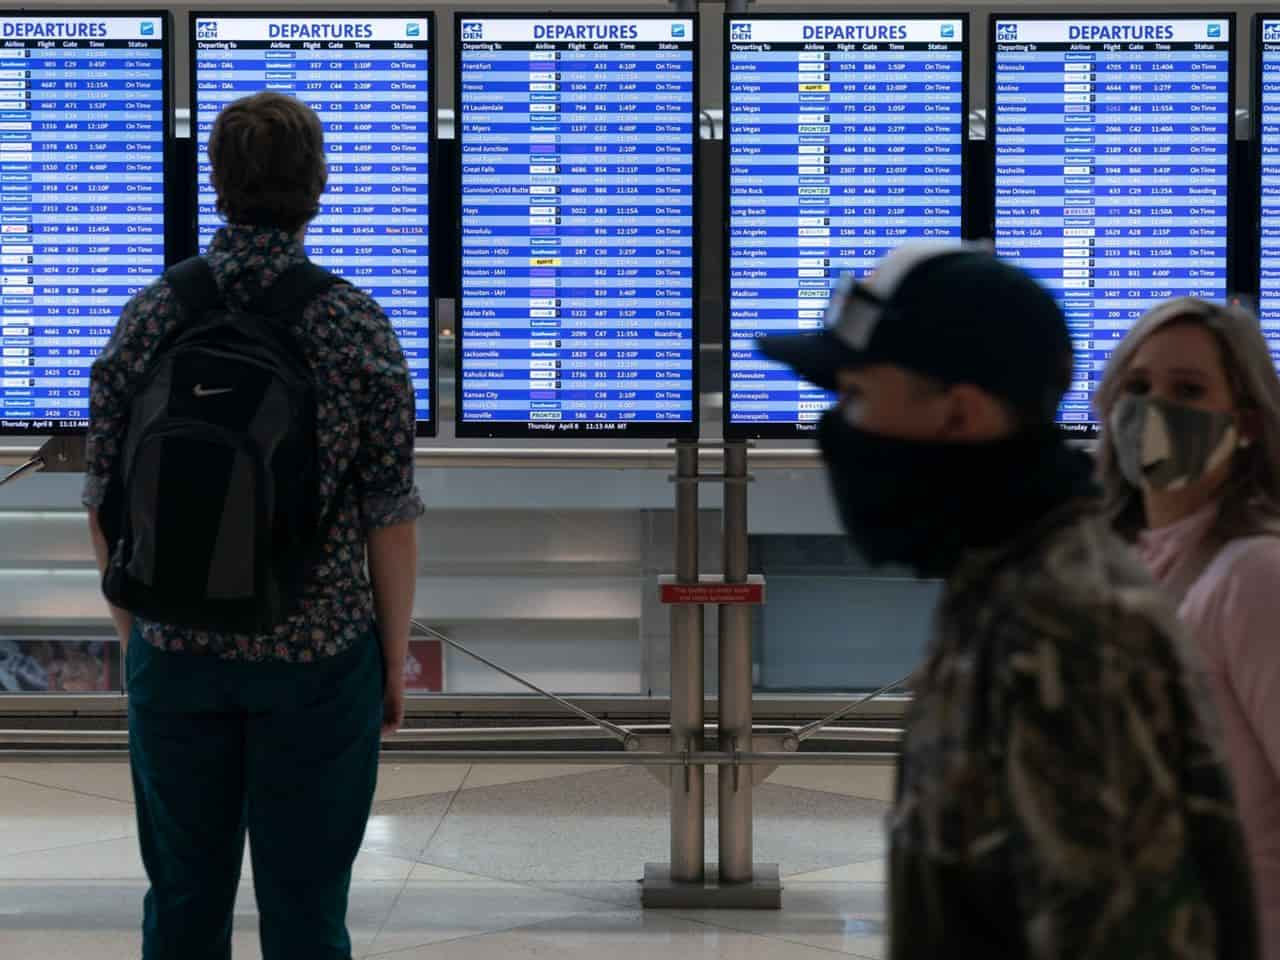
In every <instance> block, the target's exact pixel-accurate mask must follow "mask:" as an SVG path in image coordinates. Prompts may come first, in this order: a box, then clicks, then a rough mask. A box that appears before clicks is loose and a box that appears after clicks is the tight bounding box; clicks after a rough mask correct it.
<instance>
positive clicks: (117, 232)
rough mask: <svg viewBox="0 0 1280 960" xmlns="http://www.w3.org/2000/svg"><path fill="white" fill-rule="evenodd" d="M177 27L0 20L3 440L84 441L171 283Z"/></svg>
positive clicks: (88, 17) (129, 21)
mask: <svg viewBox="0 0 1280 960" xmlns="http://www.w3.org/2000/svg"><path fill="white" fill-rule="evenodd" d="M168 22H169V21H168V18H167V16H166V15H164V14H161V13H151V14H140V13H134V14H115V13H112V14H87V13H86V14H79V13H59V14H56V15H55V14H42V15H24V14H19V13H0V433H31V434H57V433H66V432H76V431H81V430H84V429H85V427H87V425H88V418H89V368H90V366H91V365H92V363H93V361H94V359H95V358H96V357H97V356H98V354H99V353H101V352H102V348H103V347H104V346H105V345H106V342H107V339H108V338H109V337H110V336H111V334H112V332H113V331H114V330H115V326H116V320H117V318H118V317H119V315H120V309H121V308H122V307H123V306H124V305H125V303H126V302H127V301H128V299H129V298H130V297H131V296H133V294H135V293H137V292H138V291H139V290H140V289H142V288H143V287H145V286H146V285H147V284H148V283H150V282H151V281H152V280H155V279H156V278H157V277H158V276H159V275H160V274H161V273H163V272H164V268H165V221H164V199H165V162H164V161H165V143H166V133H167V131H168V103H169V97H168V89H167V83H168V74H169V70H168V67H169V63H168V60H169V47H168V45H169V36H168V34H169V31H168Z"/></svg>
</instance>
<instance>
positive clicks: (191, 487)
mask: <svg viewBox="0 0 1280 960" xmlns="http://www.w3.org/2000/svg"><path fill="white" fill-rule="evenodd" d="M165 277H166V279H167V280H168V282H169V285H170V287H171V288H172V290H173V292H174V294H175V295H176V296H177V298H178V301H179V302H180V304H181V307H182V319H181V320H180V321H179V323H178V326H177V328H176V329H175V330H174V331H173V332H172V333H171V334H169V335H168V336H167V337H166V339H165V340H164V342H163V343H161V344H160V346H159V347H157V350H156V354H155V357H154V359H153V360H152V361H151V365H150V367H149V369H148V370H147V373H146V375H145V377H144V379H143V381H142V384H141V387H140V388H139V390H138V392H137V393H136V395H135V396H134V398H133V402H132V406H131V408H130V416H129V427H128V430H127V432H126V434H125V438H124V446H123V448H122V449H121V452H120V462H119V466H118V467H117V469H116V477H115V478H113V483H112V486H113V487H115V488H116V489H115V491H114V496H113V495H112V494H110V493H109V494H108V501H107V503H106V504H104V511H103V512H104V513H107V512H110V513H111V514H112V516H111V517H110V520H111V523H110V527H108V526H107V525H105V524H104V531H105V532H106V534H107V537H108V539H109V541H111V542H112V543H113V547H112V552H111V560H110V563H109V564H108V566H107V572H106V575H105V577H104V578H103V593H104V594H105V595H106V597H107V599H108V600H110V601H111V602H112V603H113V604H115V605H116V606H118V607H122V608H123V609H125V610H129V611H131V612H132V613H135V614H137V615H138V616H140V617H143V618H144V619H147V620H151V621H154V622H156V623H162V624H166V625H172V626H176V627H185V628H192V629H201V630H210V631H214V632H218V633H237V634H252V635H259V634H264V633H268V632H270V631H271V630H272V628H273V627H275V626H276V625H278V624H280V623H283V622H284V621H285V620H287V619H288V618H289V616H290V615H292V614H293V613H294V612H295V611H296V610H297V608H298V604H299V601H300V600H301V597H302V592H303V589H304V588H305V586H306V582H307V577H308V575H309V574H310V572H311V569H312V568H313V567H314V565H315V562H316V560H317V559H318V558H319V548H320V547H321V545H322V542H323V540H322V535H323V534H324V533H325V532H326V529H327V524H324V523H323V519H324V518H322V516H321V510H320V495H319V487H320V481H319V470H318V466H317V462H318V456H317V452H318V451H317V443H316V388H315V383H314V378H313V375H312V372H311V369H310V367H309V365H308V363H307V361H306V358H305V356H304V354H303V352H302V349H301V348H300V346H299V345H298V343H297V342H296V341H295V339H294V337H293V335H292V333H291V332H290V328H291V327H292V326H293V325H295V324H298V323H300V322H301V318H302V312H303V310H304V309H305V308H306V306H307V304H308V303H310V302H311V301H312V300H313V299H314V298H315V297H316V296H317V295H319V294H321V293H322V292H324V291H325V290H327V289H328V288H329V287H330V286H332V285H333V284H335V283H338V282H340V281H339V279H338V278H337V277H335V276H333V275H332V274H331V273H329V272H327V271H325V270H322V269H321V268H320V267H317V266H315V265H314V264H311V263H302V264H298V265H296V266H294V267H292V268H290V269H289V270H286V271H285V272H284V273H282V274H281V275H280V277H279V278H277V280H276V282H275V283H274V284H273V285H272V286H271V287H270V288H269V289H268V290H266V291H265V292H264V293H263V294H262V295H261V296H260V297H258V298H257V299H256V300H255V301H253V302H252V303H250V304H248V305H247V306H246V307H245V308H244V309H243V310H237V309H229V308H228V307H226V306H225V305H224V303H223V301H222V296H221V294H219V292H218V288H217V285H216V284H215V282H214V278H213V273H212V271H211V270H210V269H209V265H208V263H207V262H206V261H205V260H204V258H203V257H193V258H191V259H190V260H186V261H184V262H183V263H180V264H178V265H177V266H175V267H173V268H172V269H170V270H169V271H168V272H167V273H166V274H165ZM338 499H340V498H335V508H336V504H337V500H338Z"/></svg>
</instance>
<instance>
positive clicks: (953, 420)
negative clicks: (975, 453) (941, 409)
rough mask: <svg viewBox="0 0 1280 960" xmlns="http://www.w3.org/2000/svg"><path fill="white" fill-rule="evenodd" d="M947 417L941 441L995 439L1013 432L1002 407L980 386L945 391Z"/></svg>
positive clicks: (960, 441) (961, 384)
mask: <svg viewBox="0 0 1280 960" xmlns="http://www.w3.org/2000/svg"><path fill="white" fill-rule="evenodd" d="M945 396H946V402H947V404H948V408H947V417H946V421H945V423H944V426H943V439H945V440H948V441H951V442H954V443H979V442H982V441H985V440H994V439H996V438H998V437H1002V436H1004V435H1006V434H1008V433H1009V432H1010V431H1011V430H1012V424H1011V423H1010V417H1009V415H1008V413H1007V412H1006V410H1005V408H1004V406H1003V405H1002V404H1001V403H1000V401H999V400H997V399H996V398H995V397H993V396H991V394H989V393H987V392H986V391H985V390H983V389H981V388H980V387H975V386H973V385H972V384H968V383H959V384H956V385H955V386H953V387H951V388H949V389H948V390H947V392H946V395H945Z"/></svg>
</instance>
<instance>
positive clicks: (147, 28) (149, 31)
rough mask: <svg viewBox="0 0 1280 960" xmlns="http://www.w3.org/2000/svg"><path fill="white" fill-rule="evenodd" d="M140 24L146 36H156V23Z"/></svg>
mask: <svg viewBox="0 0 1280 960" xmlns="http://www.w3.org/2000/svg"><path fill="white" fill-rule="evenodd" d="M140 26H141V27H142V35H143V36H144V37H154V36H155V35H156V25H155V24H154V23H142V24H140Z"/></svg>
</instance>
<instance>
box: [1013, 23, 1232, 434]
mask: <svg viewBox="0 0 1280 960" xmlns="http://www.w3.org/2000/svg"><path fill="white" fill-rule="evenodd" d="M1002 20H1019V21H1028V20H1040V21H1044V20H1056V21H1072V20H1074V21H1085V22H1091V21H1120V20H1150V21H1156V22H1168V21H1170V20H1226V21H1227V22H1228V23H1229V24H1230V26H1229V28H1228V31H1227V56H1228V59H1227V78H1228V81H1227V118H1228V119H1227V217H1226V226H1225V228H1224V230H1225V233H1226V241H1227V252H1226V255H1225V257H1224V264H1223V269H1224V272H1225V276H1224V283H1225V284H1226V292H1227V297H1228V298H1229V297H1230V296H1231V278H1232V274H1233V270H1234V268H1235V256H1236V240H1235V231H1236V227H1237V224H1236V214H1235V197H1236V186H1237V181H1236V177H1237V175H1238V172H1239V171H1237V170H1236V156H1235V153H1236V151H1235V139H1236V136H1235V123H1236V103H1237V98H1236V69H1237V66H1238V64H1239V62H1240V61H1239V54H1240V45H1239V41H1238V31H1237V24H1236V14H1235V12H1234V11H1210V10H1202V11H1196V10H1178V11H1176V12H1173V13H1165V14H1152V13H1114V12H1106V13H1082V12H1080V11H1078V10H1073V9H1071V8H1067V9H1065V10H1060V11H1056V12H1047V11H1037V12H1035V13H1016V12H1008V11H1004V10H996V11H994V12H992V14H991V15H990V17H989V18H988V21H987V142H988V143H989V144H990V145H991V146H990V149H989V150H988V163H989V165H990V167H989V175H990V183H991V194H990V197H989V202H990V207H989V209H988V220H987V236H988V237H990V239H991V243H992V246H993V248H994V246H995V242H996V206H997V203H996V199H997V198H996V148H997V142H996V138H997V131H998V127H999V124H998V119H999V118H998V111H997V109H996V83H997V81H996V25H997V24H998V23H999V22H1000V21H1002ZM1055 422H1056V423H1057V425H1058V427H1059V428H1060V429H1061V430H1062V431H1063V432H1064V433H1066V434H1067V435H1069V436H1070V437H1071V439H1073V440H1079V441H1086V442H1087V441H1093V440H1096V439H1097V438H1098V436H1099V435H1100V434H1101V432H1102V431H1101V425H1100V423H1099V422H1098V421H1096V420H1094V421H1088V422H1085V423H1081V424H1077V423H1067V424H1064V423H1062V422H1061V421H1057V420H1055Z"/></svg>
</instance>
